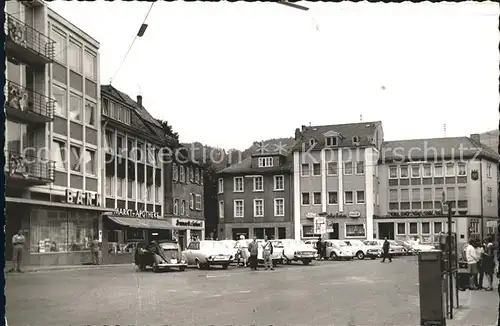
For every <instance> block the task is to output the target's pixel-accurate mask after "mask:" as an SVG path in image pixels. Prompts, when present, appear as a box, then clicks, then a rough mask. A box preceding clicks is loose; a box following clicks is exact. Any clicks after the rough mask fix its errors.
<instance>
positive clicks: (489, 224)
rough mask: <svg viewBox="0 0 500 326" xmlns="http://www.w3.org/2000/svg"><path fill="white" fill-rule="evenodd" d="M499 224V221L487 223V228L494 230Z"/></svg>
mask: <svg viewBox="0 0 500 326" xmlns="http://www.w3.org/2000/svg"><path fill="white" fill-rule="evenodd" d="M497 224H498V222H497V221H486V227H487V228H494V227H495V226H497Z"/></svg>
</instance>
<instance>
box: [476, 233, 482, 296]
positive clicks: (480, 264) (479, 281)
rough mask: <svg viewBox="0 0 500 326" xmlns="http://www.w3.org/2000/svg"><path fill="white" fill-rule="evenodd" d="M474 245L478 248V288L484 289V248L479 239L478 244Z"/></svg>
mask: <svg viewBox="0 0 500 326" xmlns="http://www.w3.org/2000/svg"><path fill="white" fill-rule="evenodd" d="M474 247H475V249H476V257H477V275H476V287H477V288H478V289H482V288H483V279H484V270H483V257H484V248H483V246H482V243H481V241H480V240H479V239H477V240H476V244H475V246H474Z"/></svg>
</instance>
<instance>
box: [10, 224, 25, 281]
mask: <svg viewBox="0 0 500 326" xmlns="http://www.w3.org/2000/svg"><path fill="white" fill-rule="evenodd" d="M25 242H26V238H25V237H24V235H23V233H22V231H21V230H19V231H17V234H14V236H13V237H12V246H13V247H14V249H13V255H12V256H13V257H12V262H13V263H14V265H13V266H12V269H11V270H10V271H11V272H14V271H17V272H19V273H22V272H23V271H22V270H21V264H22V262H23V255H24V243H25Z"/></svg>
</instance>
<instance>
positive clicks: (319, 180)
mask: <svg viewBox="0 0 500 326" xmlns="http://www.w3.org/2000/svg"><path fill="white" fill-rule="evenodd" d="M295 139H296V144H295V146H294V149H293V176H294V183H293V193H294V196H293V198H294V235H295V238H296V239H308V238H315V237H319V236H321V237H323V238H329V239H356V238H358V239H366V238H367V239H371V238H372V237H373V215H374V214H376V213H377V211H378V187H377V184H378V180H377V178H378V174H377V169H376V165H377V160H378V155H379V151H380V148H381V146H382V142H383V130H382V124H381V123H380V122H363V123H353V124H342V125H327V126H309V127H306V126H302V128H301V129H297V130H296V131H295Z"/></svg>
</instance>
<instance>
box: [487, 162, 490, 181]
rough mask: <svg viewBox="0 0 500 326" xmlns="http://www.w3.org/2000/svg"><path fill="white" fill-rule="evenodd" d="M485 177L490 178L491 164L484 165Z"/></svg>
mask: <svg viewBox="0 0 500 326" xmlns="http://www.w3.org/2000/svg"><path fill="white" fill-rule="evenodd" d="M486 177H488V178H491V163H487V164H486Z"/></svg>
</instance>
